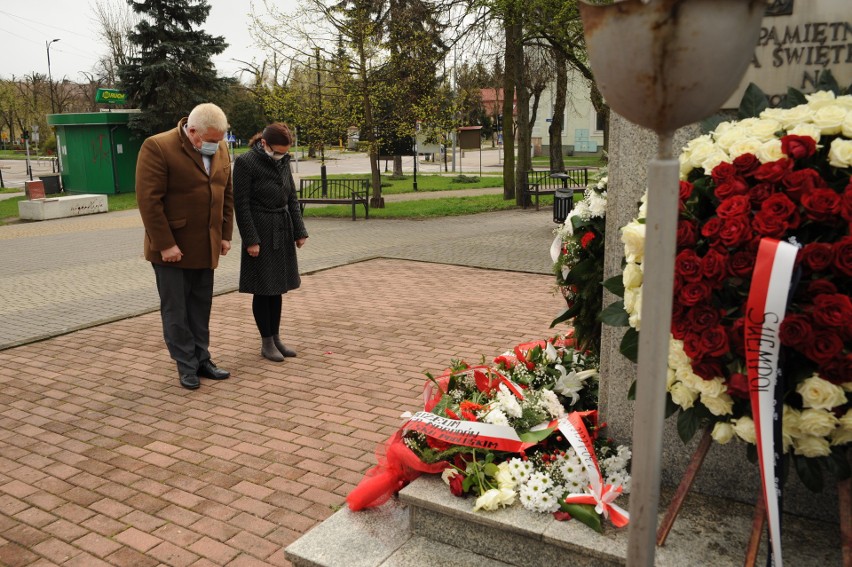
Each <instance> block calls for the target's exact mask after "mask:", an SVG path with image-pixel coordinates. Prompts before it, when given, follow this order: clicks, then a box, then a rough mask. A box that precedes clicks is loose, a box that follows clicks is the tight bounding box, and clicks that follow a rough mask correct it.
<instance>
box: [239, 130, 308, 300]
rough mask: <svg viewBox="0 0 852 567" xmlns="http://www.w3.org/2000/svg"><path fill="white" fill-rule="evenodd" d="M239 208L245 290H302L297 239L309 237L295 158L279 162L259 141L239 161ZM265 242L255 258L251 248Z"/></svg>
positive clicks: (275, 292) (259, 292)
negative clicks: (292, 163) (298, 191)
mask: <svg viewBox="0 0 852 567" xmlns="http://www.w3.org/2000/svg"><path fill="white" fill-rule="evenodd" d="M234 209H235V211H236V217H237V226H238V227H239V229H240V236H241V237H242V255H241V258H240V291H241V292H243V293H253V294H255V295H280V294H282V293H287V292H288V291H289V290H291V289H296V288H298V287H299V286H300V285H301V283H302V280H301V278H300V277H299V264H298V262H297V259H296V240H299V239H300V238H307V237H308V233H307V231H306V230H305V224H304V222H303V221H302V212H301V210H300V208H299V199H298V197H297V195H296V184H295V182H294V181H293V174H292V173H291V172H290V156H289V155H287V156H285V157H284V159H281V160H278V161H275V160H274V159H272V158H271V157H269V156H268V155H266V152H264V151H263V149H262V148H261V147H260V145H259V143H258V145H256V146H254V147H253V148H252V149H251V150H249V151H248V152H246V153H245V154H243V155H241V156H240V157H238V158H237V159H236V161H235V162H234ZM253 244H260V254H259V255H258V256H257V257H251V256H249V255H248V252H246V248H247V247H249V246H251V245H253Z"/></svg>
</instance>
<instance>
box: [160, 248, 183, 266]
mask: <svg viewBox="0 0 852 567" xmlns="http://www.w3.org/2000/svg"><path fill="white" fill-rule="evenodd" d="M160 256H161V257H162V258H163V262H169V263H172V262H180V260H181V258H183V252H181V251H180V248H178V245H177V244H175V245H174V246H172V247H171V248H166V249H165V250H161V251H160Z"/></svg>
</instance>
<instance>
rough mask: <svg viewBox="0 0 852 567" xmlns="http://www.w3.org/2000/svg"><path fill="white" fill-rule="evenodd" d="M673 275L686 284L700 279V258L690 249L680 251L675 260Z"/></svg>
mask: <svg viewBox="0 0 852 567" xmlns="http://www.w3.org/2000/svg"><path fill="white" fill-rule="evenodd" d="M675 275H676V276H678V277H681V278H683V279H684V280H686V281H687V282H697V281H699V280H700V279H701V258H699V257H698V254H696V253H695V250H693V249H692V248H687V249H685V250H682V251H681V252H680V253H679V254H678V255H677V257H676V258H675Z"/></svg>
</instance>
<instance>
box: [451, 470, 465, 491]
mask: <svg viewBox="0 0 852 567" xmlns="http://www.w3.org/2000/svg"><path fill="white" fill-rule="evenodd" d="M450 492H452V494H453V496H464V475H463V474H461V473H459V474H457V475H454V476H453V478H451V479H450Z"/></svg>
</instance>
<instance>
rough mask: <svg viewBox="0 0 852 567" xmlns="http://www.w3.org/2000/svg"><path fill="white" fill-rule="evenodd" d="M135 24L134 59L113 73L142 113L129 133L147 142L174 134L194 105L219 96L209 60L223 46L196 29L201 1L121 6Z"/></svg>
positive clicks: (141, 0) (142, 0) (219, 82)
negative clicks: (129, 9)
mask: <svg viewBox="0 0 852 567" xmlns="http://www.w3.org/2000/svg"><path fill="white" fill-rule="evenodd" d="M127 2H128V4H130V6H131V7H132V8H133V11H134V12H136V13H137V14H139V16H140V20H139V23H138V24H137V25H136V27H135V29H134V30H133V31H132V32H131V33H130V41H131V42H132V43H133V44H134V45H135V46H136V52H137V54H136V56H134V57H133V58H131V59H130V61H129V62H128V64H126V65H122V66H121V67H120V68H119V79H120V82H121V87H122V89H123V90H124V91H125V92H126V93H127V96H128V98H129V99H130V102H131V103H132V104H133V105H135V106H136V107H138V108H140V109H141V110H142V113H141V115H139V116H137V117H134V119H133V120H132V121H131V124H130V126H131V128H132V129H133V130H134V131H136V132H138V133H139V134H141V135H144V136H149V135H151V134H155V133H157V132H162V131H164V130H168V129H170V128H174V127H175V125H176V124H177V122H178V120H180V118H181V117H183V116H186V115H187V114H189V111H190V110H192V108H193V107H194V106H195V105H196V104H199V103H202V102H211V101H213V100H214V99H216V98H218V96H219V95H220V94H221V93H223V92H224V90H225V88H226V85H227V82H228V81H227V80H226V79H220V78H218V77H217V76H216V69H215V67H214V66H213V63H212V62H211V57H213V56H214V55H218V54H219V53H222V52H223V51H224V50H225V48H226V47H227V46H228V44H227V43H225V39H224V38H223V37H221V36H219V37H213V36H211V35H210V34H207V33H205V32H204V31H203V30H202V29H201V25H202V24H203V23H204V22H205V20H207V16H208V14H209V13H210V6H209V5H208V3H207V1H206V0H127Z"/></svg>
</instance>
